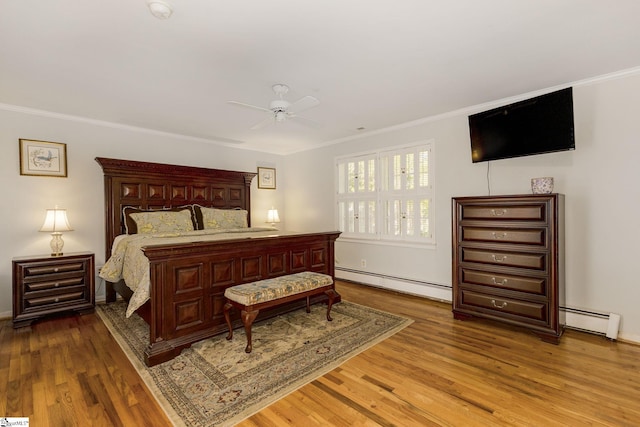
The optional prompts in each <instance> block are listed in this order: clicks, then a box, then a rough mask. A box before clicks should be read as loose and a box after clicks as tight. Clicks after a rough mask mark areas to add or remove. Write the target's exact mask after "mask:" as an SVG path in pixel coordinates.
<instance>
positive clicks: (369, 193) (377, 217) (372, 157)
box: [336, 142, 434, 243]
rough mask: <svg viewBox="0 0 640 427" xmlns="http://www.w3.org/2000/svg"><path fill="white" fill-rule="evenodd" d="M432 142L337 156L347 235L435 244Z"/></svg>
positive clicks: (341, 223) (341, 219)
mask: <svg viewBox="0 0 640 427" xmlns="http://www.w3.org/2000/svg"><path fill="white" fill-rule="evenodd" d="M432 162H433V156H432V143H431V142H427V143H423V144H420V145H416V146H407V147H398V148H394V149H389V150H384V151H377V152H373V153H367V154H362V155H357V156H349V157H341V158H338V159H336V171H337V176H336V186H337V188H336V193H337V222H338V228H339V229H340V231H342V235H343V237H347V238H356V239H369V240H381V241H403V242H420V243H433V242H434V237H433V230H432V214H431V212H433V184H432V182H431V181H432V179H431V173H432V167H431V165H432Z"/></svg>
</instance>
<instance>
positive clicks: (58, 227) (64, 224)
mask: <svg viewBox="0 0 640 427" xmlns="http://www.w3.org/2000/svg"><path fill="white" fill-rule="evenodd" d="M40 231H48V232H50V233H58V232H61V231H73V228H71V225H69V220H68V219H67V210H66V209H58V208H54V209H47V216H46V217H45V218H44V224H42V227H41V228H40Z"/></svg>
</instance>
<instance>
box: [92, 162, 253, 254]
mask: <svg viewBox="0 0 640 427" xmlns="http://www.w3.org/2000/svg"><path fill="white" fill-rule="evenodd" d="M96 161H97V162H98V163H99V164H100V166H102V170H103V172H104V197H105V206H104V208H105V220H106V242H105V243H106V248H105V249H106V252H105V253H106V258H105V259H108V258H109V257H110V256H111V246H112V244H113V240H114V239H115V237H116V236H118V235H120V234H124V233H125V225H124V217H123V214H122V208H124V207H125V206H134V207H137V208H141V209H162V208H171V207H178V206H183V205H189V204H196V203H197V204H199V205H202V206H207V207H215V208H220V209H233V208H240V209H245V210H247V211H248V212H249V214H248V218H247V220H248V221H249V225H251V202H250V199H251V198H250V190H251V181H252V180H253V178H254V177H255V176H256V174H255V173H252V172H237V171H227V170H220V169H207V168H198V167H190V166H176V165H168V164H163V163H149V162H138V161H133V160H119V159H107V158H104V157H96Z"/></svg>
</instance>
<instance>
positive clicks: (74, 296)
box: [24, 290, 84, 309]
mask: <svg viewBox="0 0 640 427" xmlns="http://www.w3.org/2000/svg"><path fill="white" fill-rule="evenodd" d="M70 301H84V291H82V290H80V291H77V292H68V293H63V294H59V295H49V296H46V297H40V298H25V300H24V306H25V309H29V308H33V307H42V306H49V305H54V304H61V303H68V302H70Z"/></svg>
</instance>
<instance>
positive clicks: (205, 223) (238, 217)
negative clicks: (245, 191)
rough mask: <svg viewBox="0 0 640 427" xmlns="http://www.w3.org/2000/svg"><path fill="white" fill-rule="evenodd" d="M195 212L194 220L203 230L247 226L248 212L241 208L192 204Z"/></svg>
mask: <svg viewBox="0 0 640 427" xmlns="http://www.w3.org/2000/svg"><path fill="white" fill-rule="evenodd" d="M193 208H194V211H195V214H196V222H197V223H198V226H199V227H201V228H202V229H203V230H211V229H219V230H226V229H230V228H247V227H248V226H249V224H248V221H247V215H248V212H247V211H245V210H243V209H215V208H205V207H204V206H200V205H194V206H193Z"/></svg>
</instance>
